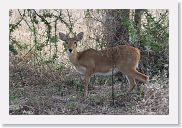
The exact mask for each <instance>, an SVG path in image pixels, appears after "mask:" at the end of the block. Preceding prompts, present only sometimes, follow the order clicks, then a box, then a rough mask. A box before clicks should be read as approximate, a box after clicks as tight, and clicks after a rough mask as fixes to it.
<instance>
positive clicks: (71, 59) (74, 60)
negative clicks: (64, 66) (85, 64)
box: [69, 50, 78, 66]
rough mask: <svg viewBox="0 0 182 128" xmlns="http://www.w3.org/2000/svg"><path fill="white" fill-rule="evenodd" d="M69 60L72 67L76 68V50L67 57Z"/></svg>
mask: <svg viewBox="0 0 182 128" xmlns="http://www.w3.org/2000/svg"><path fill="white" fill-rule="evenodd" d="M69 59H70V61H71V63H72V64H73V65H74V66H77V65H78V52H77V51H76V50H75V51H73V53H72V54H71V55H69Z"/></svg>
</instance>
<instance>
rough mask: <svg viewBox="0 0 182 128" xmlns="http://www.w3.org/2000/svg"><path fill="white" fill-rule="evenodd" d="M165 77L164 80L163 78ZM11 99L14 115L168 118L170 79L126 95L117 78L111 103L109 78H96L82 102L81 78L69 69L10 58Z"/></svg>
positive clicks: (159, 79) (158, 78) (156, 80)
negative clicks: (102, 115) (20, 61)
mask: <svg viewBox="0 0 182 128" xmlns="http://www.w3.org/2000/svg"><path fill="white" fill-rule="evenodd" d="M161 76H163V77H161ZM9 77H10V85H9V86H10V90H9V100H10V108H9V114H11V115H22V114H23V115H24V114H25V115H32V114H33V115H98V114H107V115H167V114H169V95H168V94H169V90H168V78H166V77H165V75H160V76H155V77H153V78H151V82H150V85H149V86H147V87H146V86H144V85H143V84H141V83H138V84H139V85H140V86H139V87H138V88H135V90H134V91H133V92H132V93H131V94H130V95H126V90H127V87H128V86H127V84H126V82H121V81H120V80H119V79H118V77H115V79H114V80H115V83H114V88H115V93H114V94H115V101H114V103H115V104H114V105H113V104H112V98H111V93H112V92H111V82H110V77H93V78H92V79H91V82H90V85H91V86H90V91H89V92H90V94H89V97H88V98H87V99H85V100H83V99H82V95H83V87H82V82H81V80H80V77H79V75H78V74H77V73H76V72H75V71H74V70H72V69H71V70H70V68H63V69H62V70H61V71H59V70H55V69H54V67H53V66H52V65H50V67H47V65H45V66H43V65H34V64H33V63H32V62H29V63H28V62H27V63H25V62H22V63H18V59H17V58H16V57H12V56H10V76H9Z"/></svg>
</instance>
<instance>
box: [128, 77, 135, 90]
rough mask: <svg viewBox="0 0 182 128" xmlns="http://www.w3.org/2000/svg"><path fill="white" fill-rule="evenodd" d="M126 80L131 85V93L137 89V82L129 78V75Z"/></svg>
mask: <svg viewBox="0 0 182 128" xmlns="http://www.w3.org/2000/svg"><path fill="white" fill-rule="evenodd" d="M126 78H127V80H128V83H129V90H128V92H129V93H130V92H131V91H133V89H134V88H135V86H136V82H135V79H134V78H133V77H131V76H129V75H127V76H126Z"/></svg>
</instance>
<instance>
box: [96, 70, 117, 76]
mask: <svg viewBox="0 0 182 128" xmlns="http://www.w3.org/2000/svg"><path fill="white" fill-rule="evenodd" d="M117 72H119V70H118V69H117V68H114V69H113V74H116V73H117ZM95 75H98V76H110V75H112V69H110V70H109V71H107V72H96V73H95Z"/></svg>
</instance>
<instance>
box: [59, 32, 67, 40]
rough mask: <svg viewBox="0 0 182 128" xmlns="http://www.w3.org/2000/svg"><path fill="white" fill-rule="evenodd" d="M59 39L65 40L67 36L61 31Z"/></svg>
mask: <svg viewBox="0 0 182 128" xmlns="http://www.w3.org/2000/svg"><path fill="white" fill-rule="evenodd" d="M59 39H60V40H62V41H67V40H68V38H67V36H66V35H65V34H64V33H62V32H59Z"/></svg>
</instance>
